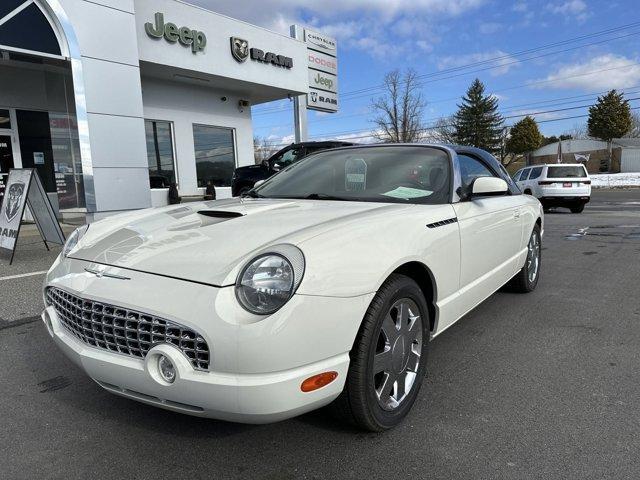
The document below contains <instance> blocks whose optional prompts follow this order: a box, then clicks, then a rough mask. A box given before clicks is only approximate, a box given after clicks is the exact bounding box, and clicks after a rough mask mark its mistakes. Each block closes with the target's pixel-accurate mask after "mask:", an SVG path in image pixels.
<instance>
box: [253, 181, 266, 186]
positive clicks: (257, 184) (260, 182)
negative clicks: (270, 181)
mask: <svg viewBox="0 0 640 480" xmlns="http://www.w3.org/2000/svg"><path fill="white" fill-rule="evenodd" d="M263 183H264V180H258V181H257V182H256V183H254V184H253V188H256V187H259V186H260V185H262V184H263Z"/></svg>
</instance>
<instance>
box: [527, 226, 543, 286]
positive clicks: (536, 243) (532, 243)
mask: <svg viewBox="0 0 640 480" xmlns="http://www.w3.org/2000/svg"><path fill="white" fill-rule="evenodd" d="M528 249H529V251H528V253H527V275H528V278H529V283H533V282H534V281H535V280H536V278H537V276H538V270H539V269H540V237H539V236H538V234H537V232H536V231H535V230H534V232H533V233H532V234H531V238H530V239H529V246H528Z"/></svg>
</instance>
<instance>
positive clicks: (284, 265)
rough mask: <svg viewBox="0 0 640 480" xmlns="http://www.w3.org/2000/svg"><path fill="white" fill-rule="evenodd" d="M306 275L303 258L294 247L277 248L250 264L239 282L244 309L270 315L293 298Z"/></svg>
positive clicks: (238, 294)
mask: <svg viewBox="0 0 640 480" xmlns="http://www.w3.org/2000/svg"><path fill="white" fill-rule="evenodd" d="M303 274H304V256H303V255H302V252H301V251H300V250H299V249H298V248H297V247H294V246H293V245H278V246H275V247H272V248H270V249H269V252H265V253H262V254H260V255H258V256H257V257H255V258H254V259H252V260H251V261H249V262H248V263H247V265H246V266H245V267H244V268H243V269H242V271H241V272H240V275H238V279H237V281H236V297H237V298H238V301H239V302H240V305H242V307H243V308H244V309H245V310H247V311H249V312H251V313H255V314H257V315H269V314H271V313H274V312H275V311H277V310H278V309H280V308H281V307H282V306H283V305H284V304H285V303H287V301H289V299H290V298H291V297H292V296H293V294H294V293H295V291H296V288H298V285H300V282H301V281H302V276H303Z"/></svg>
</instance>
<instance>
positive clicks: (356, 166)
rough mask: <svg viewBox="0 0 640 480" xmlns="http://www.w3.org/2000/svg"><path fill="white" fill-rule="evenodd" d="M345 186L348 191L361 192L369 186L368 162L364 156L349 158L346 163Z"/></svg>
mask: <svg viewBox="0 0 640 480" xmlns="http://www.w3.org/2000/svg"><path fill="white" fill-rule="evenodd" d="M344 179H345V180H344V187H345V190H346V191H347V192H361V191H363V190H366V188H367V162H365V161H364V160H363V159H362V158H348V159H347V161H346V162H345V164H344Z"/></svg>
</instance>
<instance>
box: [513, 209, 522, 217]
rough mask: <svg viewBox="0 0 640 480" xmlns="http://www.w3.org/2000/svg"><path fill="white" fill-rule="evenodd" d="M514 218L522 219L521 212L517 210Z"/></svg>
mask: <svg viewBox="0 0 640 480" xmlns="http://www.w3.org/2000/svg"><path fill="white" fill-rule="evenodd" d="M513 218H515V219H518V218H520V210H516V211H515V212H513Z"/></svg>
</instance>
